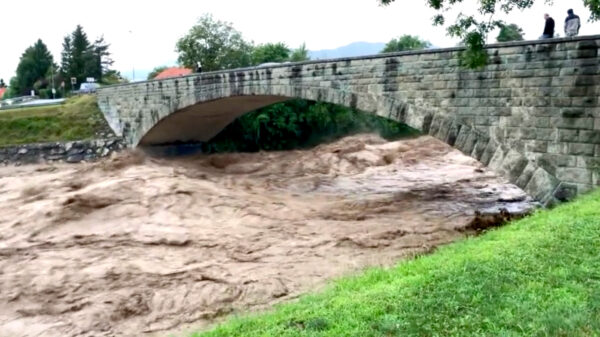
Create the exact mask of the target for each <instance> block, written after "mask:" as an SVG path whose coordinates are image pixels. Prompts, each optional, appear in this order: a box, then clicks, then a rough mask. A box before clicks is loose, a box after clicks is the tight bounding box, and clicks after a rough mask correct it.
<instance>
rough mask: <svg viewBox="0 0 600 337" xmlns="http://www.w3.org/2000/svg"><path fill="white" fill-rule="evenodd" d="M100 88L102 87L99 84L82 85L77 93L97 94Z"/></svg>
mask: <svg viewBox="0 0 600 337" xmlns="http://www.w3.org/2000/svg"><path fill="white" fill-rule="evenodd" d="M99 87H100V85H99V84H98V83H90V82H85V83H81V85H80V86H79V90H78V91H77V93H79V94H89V93H93V92H96V90H97V89H98V88H99Z"/></svg>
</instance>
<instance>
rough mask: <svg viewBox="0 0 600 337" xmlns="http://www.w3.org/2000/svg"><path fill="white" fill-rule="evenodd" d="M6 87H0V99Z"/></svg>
mask: <svg viewBox="0 0 600 337" xmlns="http://www.w3.org/2000/svg"><path fill="white" fill-rule="evenodd" d="M6 89H7V88H0V99H2V96H4V93H6Z"/></svg>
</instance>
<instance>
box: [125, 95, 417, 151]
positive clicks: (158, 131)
mask: <svg viewBox="0 0 600 337" xmlns="http://www.w3.org/2000/svg"><path fill="white" fill-rule="evenodd" d="M201 96H203V97H207V99H206V100H202V98H200V101H198V102H197V103H195V104H192V105H189V106H186V107H183V108H181V109H179V110H177V111H175V112H172V113H170V114H168V115H166V116H164V117H162V118H160V115H158V114H154V115H152V114H151V115H150V116H151V117H152V116H153V117H152V118H154V119H156V118H159V120H152V121H151V122H150V123H143V125H145V126H146V127H150V129H148V130H146V128H142V129H139V130H138V132H139V135H141V137H140V136H137V138H139V140H137V143H136V144H135V145H140V146H148V145H161V144H166V143H174V142H197V141H202V142H205V141H208V140H210V139H211V138H212V137H214V136H216V135H217V134H218V133H219V132H220V131H221V130H223V129H224V128H225V127H226V126H227V125H229V124H230V123H231V122H233V121H234V120H235V119H236V118H238V117H240V116H242V115H244V114H246V113H248V112H251V111H255V110H257V109H259V108H263V107H266V106H269V105H272V104H275V103H281V102H285V101H289V100H292V99H304V100H308V101H319V102H325V103H332V104H336V105H340V106H345V107H348V108H354V109H358V110H361V111H364V112H366V113H371V114H375V115H378V116H381V117H385V118H389V119H392V120H395V121H398V122H401V123H405V124H407V125H409V126H410V127H412V128H414V129H417V130H420V131H422V130H424V129H425V128H424V122H426V121H427V120H428V119H427V114H426V113H420V114H418V115H416V114H408V113H407V112H408V111H409V109H410V107H409V106H408V105H407V104H406V103H403V102H399V101H398V100H397V99H395V98H393V97H384V98H381V97H378V98H375V99H374V100H373V99H372V101H371V102H370V104H359V102H363V103H364V102H369V99H370V97H363V96H361V95H359V94H356V93H352V92H348V91H341V90H335V89H330V88H326V89H314V88H310V87H308V88H307V87H301V86H298V87H279V88H275V89H272V88H270V89H269V90H260V89H259V90H252V91H250V92H244V93H241V94H240V93H233V94H231V93H225V95H223V92H222V91H221V92H211V93H206V94H204V95H201ZM219 96H223V97H219ZM196 99H198V97H197V96H196V95H194V98H193V100H196ZM184 100H186V101H190V102H191V101H193V100H191V99H189V98H184ZM409 115H410V116H411V118H407V116H409ZM425 131H426V132H427V130H425ZM133 141H134V142H135V141H136V140H133Z"/></svg>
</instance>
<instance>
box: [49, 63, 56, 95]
mask: <svg viewBox="0 0 600 337" xmlns="http://www.w3.org/2000/svg"><path fill="white" fill-rule="evenodd" d="M50 69H52V99H56V89H55V88H54V65H51V66H50Z"/></svg>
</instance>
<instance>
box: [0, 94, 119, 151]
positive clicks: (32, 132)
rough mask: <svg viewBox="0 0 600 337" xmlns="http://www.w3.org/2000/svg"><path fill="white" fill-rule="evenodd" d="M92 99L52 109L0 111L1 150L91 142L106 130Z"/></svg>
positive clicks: (87, 97)
mask: <svg viewBox="0 0 600 337" xmlns="http://www.w3.org/2000/svg"><path fill="white" fill-rule="evenodd" d="M106 127H107V126H106V122H105V121H104V118H103V116H102V113H101V112H100V110H99V109H98V105H97V104H96V98H95V97H93V96H80V97H75V98H71V99H69V100H67V102H65V104H62V105H55V106H46V107H44V106H42V107H31V108H23V109H12V110H2V111H0V146H7V145H14V144H26V143H40V142H53V141H65V140H78V139H88V138H93V137H94V135H95V133H96V132H98V131H101V130H106Z"/></svg>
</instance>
